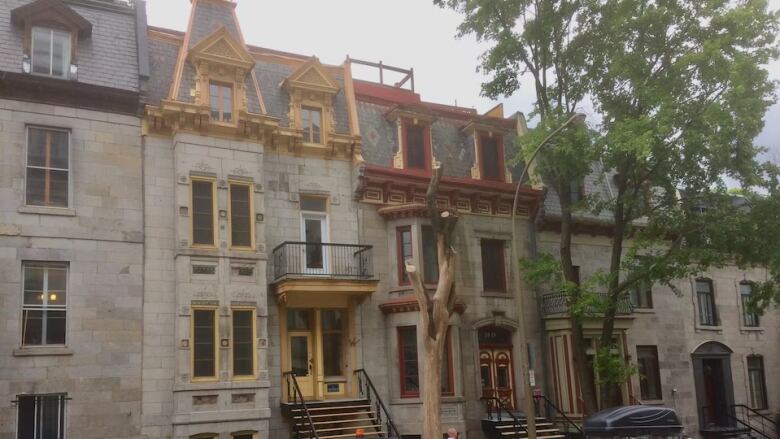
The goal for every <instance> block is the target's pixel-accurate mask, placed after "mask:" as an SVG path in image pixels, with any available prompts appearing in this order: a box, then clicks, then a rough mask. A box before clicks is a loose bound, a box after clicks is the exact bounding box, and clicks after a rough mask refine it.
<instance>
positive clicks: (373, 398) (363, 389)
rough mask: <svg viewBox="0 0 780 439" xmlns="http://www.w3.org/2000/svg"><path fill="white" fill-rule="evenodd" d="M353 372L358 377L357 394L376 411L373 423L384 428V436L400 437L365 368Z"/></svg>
mask: <svg viewBox="0 0 780 439" xmlns="http://www.w3.org/2000/svg"><path fill="white" fill-rule="evenodd" d="M355 374H356V375H357V379H358V394H359V395H360V397H361V398H363V399H365V400H366V401H368V404H369V405H373V409H374V413H376V420H374V421H373V422H374V425H376V426H377V427H378V428H379V429H382V428H384V431H385V437H388V438H400V437H401V435H400V434H399V433H398V429H397V428H396V427H395V423H393V419H392V418H391V417H390V412H389V411H388V410H387V407H385V404H384V403H383V402H382V398H380V397H379V393H378V392H377V391H376V388H375V387H374V383H373V382H371V377H369V376H368V373H366V371H365V369H357V370H355Z"/></svg>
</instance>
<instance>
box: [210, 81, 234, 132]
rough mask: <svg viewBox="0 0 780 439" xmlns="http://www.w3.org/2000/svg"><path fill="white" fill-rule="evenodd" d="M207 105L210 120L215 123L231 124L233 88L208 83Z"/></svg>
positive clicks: (217, 83) (218, 83)
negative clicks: (209, 110) (208, 105)
mask: <svg viewBox="0 0 780 439" xmlns="http://www.w3.org/2000/svg"><path fill="white" fill-rule="evenodd" d="M209 103H210V106H211V120H213V121H216V122H224V123H232V122H233V87H232V86H231V85H228V84H223V83H220V82H214V81H212V82H210V83H209Z"/></svg>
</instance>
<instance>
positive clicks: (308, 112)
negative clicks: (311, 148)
mask: <svg viewBox="0 0 780 439" xmlns="http://www.w3.org/2000/svg"><path fill="white" fill-rule="evenodd" d="M301 129H302V130H303V141H304V142H309V143H322V110H320V109H319V108H311V107H301Z"/></svg>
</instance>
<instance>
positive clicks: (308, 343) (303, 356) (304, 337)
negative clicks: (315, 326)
mask: <svg viewBox="0 0 780 439" xmlns="http://www.w3.org/2000/svg"><path fill="white" fill-rule="evenodd" d="M287 340H288V351H287V352H289V355H290V358H289V361H290V362H289V364H290V370H292V372H293V373H294V374H295V379H296V380H297V381H298V386H299V387H300V389H301V393H302V394H303V397H304V398H305V399H310V398H312V397H314V352H313V346H312V333H311V332H309V331H291V332H288V333H287Z"/></svg>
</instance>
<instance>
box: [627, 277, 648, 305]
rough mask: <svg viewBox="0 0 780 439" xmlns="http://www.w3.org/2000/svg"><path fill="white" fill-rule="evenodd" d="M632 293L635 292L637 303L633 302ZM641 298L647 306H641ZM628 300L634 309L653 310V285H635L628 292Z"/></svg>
mask: <svg viewBox="0 0 780 439" xmlns="http://www.w3.org/2000/svg"><path fill="white" fill-rule="evenodd" d="M634 292H636V298H637V303H635V302H634ZM642 297H644V298H645V302H646V305H647V306H642V303H641V302H642V300H641V299H642ZM628 300H629V302H631V306H632V307H633V308H634V309H654V306H653V284H652V283H651V282H647V281H640V282H637V283H635V284H634V287H633V288H631V289H629V290H628Z"/></svg>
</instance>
